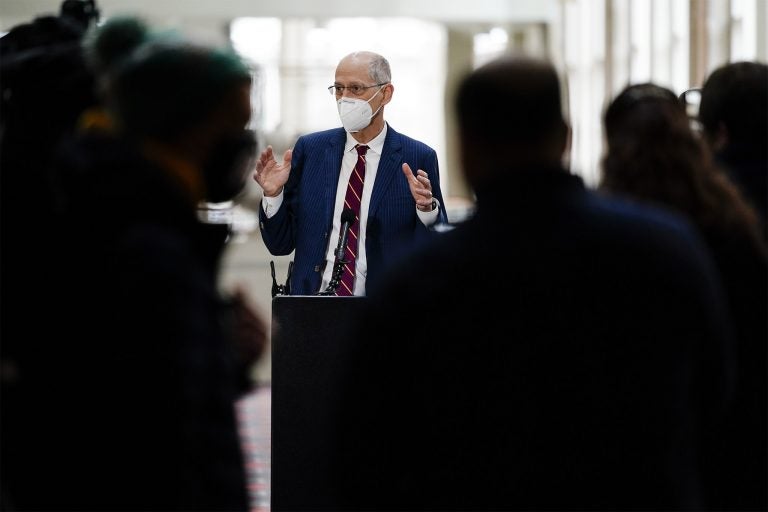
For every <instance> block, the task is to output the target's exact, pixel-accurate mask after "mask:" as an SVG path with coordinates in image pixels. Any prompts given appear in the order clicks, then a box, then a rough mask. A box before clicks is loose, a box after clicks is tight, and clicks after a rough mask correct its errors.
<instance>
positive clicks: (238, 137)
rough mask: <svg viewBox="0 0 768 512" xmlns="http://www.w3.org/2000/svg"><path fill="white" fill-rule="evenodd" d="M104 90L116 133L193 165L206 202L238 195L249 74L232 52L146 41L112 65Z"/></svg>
mask: <svg viewBox="0 0 768 512" xmlns="http://www.w3.org/2000/svg"><path fill="white" fill-rule="evenodd" d="M110 91H111V92H110V96H109V97H110V102H111V108H112V111H113V113H114V115H115V120H116V122H117V126H118V128H119V130H120V132H121V133H122V134H123V135H124V136H126V137H129V138H131V139H134V140H136V141H137V142H140V143H142V144H145V145H146V144H150V145H154V147H158V146H159V147H162V148H163V149H165V150H171V151H172V152H173V153H174V154H175V155H176V157H177V158H183V159H185V160H186V161H187V162H188V163H191V164H192V165H193V166H195V167H196V168H198V169H199V170H200V171H201V173H202V178H203V180H204V185H205V198H206V200H208V201H210V202H221V201H226V200H230V199H232V198H233V197H234V196H235V195H236V194H237V193H239V192H240V191H241V190H242V188H243V187H244V185H245V182H246V179H247V172H248V170H249V169H248V167H247V165H248V163H249V161H250V159H251V158H252V156H253V151H254V150H255V140H254V138H253V134H252V133H251V132H250V131H247V130H246V126H247V124H248V122H249V120H250V116H251V106H250V91H251V74H250V70H249V69H248V67H247V66H246V65H245V64H244V63H243V61H242V60H241V59H240V58H239V57H238V56H237V55H235V54H234V53H231V52H229V51H224V50H218V49H212V48H207V47H202V46H195V45H192V44H181V43H168V42H160V43H147V44H145V45H142V46H140V47H139V48H137V49H136V50H135V51H134V52H133V53H132V54H131V56H130V57H129V58H128V59H127V60H126V61H125V62H124V63H121V64H120V66H119V68H118V69H117V70H116V71H115V72H114V74H113V79H112V86H111V89H110Z"/></svg>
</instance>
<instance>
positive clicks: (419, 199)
mask: <svg viewBox="0 0 768 512" xmlns="http://www.w3.org/2000/svg"><path fill="white" fill-rule="evenodd" d="M403 174H405V179H407V180H408V186H409V187H410V189H411V194H412V195H413V200H414V201H416V208H418V209H419V210H421V211H425V212H428V211H431V210H432V184H431V183H430V182H429V176H428V175H427V173H426V171H422V170H421V169H419V170H418V171H416V174H414V173H413V171H412V170H411V166H410V165H408V164H403Z"/></svg>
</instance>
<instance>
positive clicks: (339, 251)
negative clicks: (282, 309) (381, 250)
mask: <svg viewBox="0 0 768 512" xmlns="http://www.w3.org/2000/svg"><path fill="white" fill-rule="evenodd" d="M353 222H355V212H354V211H352V210H351V209H350V208H345V209H344V211H343V212H341V235H340V236H339V244H338V245H337V246H336V251H335V253H334V254H335V255H336V261H334V263H333V273H332V274H331V280H330V282H329V283H328V286H327V287H326V288H325V290H323V291H321V292H317V295H336V289H337V288H338V287H339V284H340V283H341V274H343V273H344V264H346V263H349V262H348V261H346V260H345V259H344V256H345V254H346V247H347V236H348V235H349V228H350V227H351V226H352V223H353Z"/></svg>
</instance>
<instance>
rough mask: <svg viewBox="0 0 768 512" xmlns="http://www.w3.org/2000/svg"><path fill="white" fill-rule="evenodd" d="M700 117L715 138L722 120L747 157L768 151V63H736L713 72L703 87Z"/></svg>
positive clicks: (739, 149) (729, 134)
mask: <svg viewBox="0 0 768 512" xmlns="http://www.w3.org/2000/svg"><path fill="white" fill-rule="evenodd" d="M699 120H700V121H701V124H702V125H703V127H704V131H705V133H706V134H707V136H708V137H709V138H710V139H713V138H714V137H715V136H716V134H717V132H718V130H719V127H720V124H721V123H722V124H723V125H724V126H725V128H726V129H727V130H728V140H729V146H732V147H733V148H735V149H736V150H737V151H738V152H739V153H741V154H742V155H743V156H750V157H751V156H759V157H761V158H765V157H766V154H768V65H767V64H763V63H759V62H734V63H731V64H726V65H724V66H721V67H719V68H717V69H716V70H715V71H713V72H712V73H711V74H710V75H709V77H707V79H706V81H705V82H704V86H703V88H702V90H701V105H700V106H699Z"/></svg>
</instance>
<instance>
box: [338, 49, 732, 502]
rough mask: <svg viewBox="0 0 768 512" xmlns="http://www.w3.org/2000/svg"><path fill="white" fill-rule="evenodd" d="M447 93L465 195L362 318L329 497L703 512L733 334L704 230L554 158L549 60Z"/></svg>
mask: <svg viewBox="0 0 768 512" xmlns="http://www.w3.org/2000/svg"><path fill="white" fill-rule="evenodd" d="M456 107H457V113H458V127H459V135H460V137H459V140H460V143H461V147H460V149H461V151H460V155H461V162H462V166H463V172H464V176H465V177H466V179H467V182H468V183H469V184H470V185H471V187H472V189H473V190H474V191H475V194H476V196H477V209H476V213H475V214H474V215H473V217H471V218H470V219H468V220H467V221H465V222H464V223H462V224H459V225H458V226H456V227H455V229H453V230H452V231H450V232H447V233H444V234H442V235H441V236H440V237H437V238H436V239H435V240H434V241H433V242H432V243H430V244H429V246H427V247H425V248H424V249H422V250H420V251H418V252H417V253H415V254H413V255H412V256H411V257H409V258H408V261H407V262H403V264H402V265H400V266H398V267H397V269H395V270H393V271H392V272H390V273H388V274H387V275H386V276H385V279H386V284H385V285H383V286H382V287H381V288H380V289H378V290H377V291H375V292H374V293H372V294H370V295H369V297H368V301H367V303H366V304H365V311H364V312H363V314H362V315H360V317H359V318H357V319H356V324H355V325H356V329H354V330H353V335H352V337H351V338H350V340H364V343H351V344H350V345H352V346H353V347H354V348H353V349H352V352H351V354H349V356H348V359H346V360H345V361H344V364H345V366H344V367H345V368H346V375H345V376H344V386H342V387H341V392H340V397H339V402H338V404H337V407H338V412H336V413H334V416H333V417H334V418H335V420H336V421H337V422H338V424H337V430H336V431H337V433H338V435H337V436H336V438H335V439H334V441H335V444H334V450H333V453H334V454H335V455H336V460H335V468H336V469H335V471H336V478H337V481H338V489H337V491H338V497H339V508H348V509H350V510H362V509H367V510H372V509H378V510H611V511H613V510H701V509H702V508H701V507H702V505H703V500H702V494H703V489H702V483H701V481H700V480H699V477H698V468H699V466H698V460H697V454H698V450H699V448H700V446H699V444H698V442H697V441H698V436H699V435H700V433H701V432H702V431H703V430H705V429H706V428H708V426H709V425H710V418H715V419H717V418H719V414H720V413H721V412H722V410H723V407H724V403H725V397H726V391H727V389H728V382H729V381H728V371H727V370H728V367H729V366H728V365H729V363H728V360H727V359H725V358H724V357H723V355H724V354H727V349H728V346H729V343H730V334H729V328H730V325H729V322H728V318H727V314H726V310H725V308H724V304H723V302H722V294H721V289H720V287H719V282H718V280H717V276H716V274H715V272H714V268H713V264H712V261H711V259H710V257H709V254H708V253H707V251H706V248H705V247H704V246H703V245H702V243H701V241H700V239H699V237H698V235H697V234H696V232H695V231H694V230H693V229H692V228H691V227H690V225H689V224H688V223H686V222H685V221H684V220H683V219H682V218H680V217H679V216H676V215H674V214H671V213H669V212H665V211H663V210H659V209H655V208H651V207H646V206H641V205H635V204H631V203H628V202H626V201H620V200H611V199H609V198H606V197H602V196H600V195H599V194H596V193H594V192H592V191H590V190H589V189H587V188H586V187H585V185H584V183H583V181H582V180H581V178H579V177H578V176H576V175H573V174H570V173H569V172H568V170H567V169H565V168H564V167H563V165H562V161H563V158H562V157H563V154H564V152H565V151H566V148H567V141H568V133H569V127H568V125H567V123H566V121H565V119H564V116H563V111H562V104H561V100H560V83H559V80H558V75H557V72H556V71H555V69H554V67H553V66H552V65H551V64H550V63H548V62H545V61H540V60H535V59H530V58H526V57H505V58H501V59H498V60H495V61H492V62H490V63H488V64H486V65H483V66H481V67H480V68H478V69H477V70H475V71H473V72H472V73H470V74H469V75H468V76H466V77H464V78H463V79H462V81H461V83H460V84H459V88H458V92H457V98H456ZM489 113H492V115H491V114H489ZM502 239H503V240H504V244H505V245H506V247H509V248H510V249H509V250H500V247H501V246H500V241H501V240H502Z"/></svg>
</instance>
